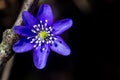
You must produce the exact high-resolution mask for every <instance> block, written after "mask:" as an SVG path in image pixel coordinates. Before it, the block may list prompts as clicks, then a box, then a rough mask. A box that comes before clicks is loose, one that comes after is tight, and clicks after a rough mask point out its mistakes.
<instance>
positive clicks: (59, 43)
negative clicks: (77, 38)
mask: <svg viewBox="0 0 120 80" xmlns="http://www.w3.org/2000/svg"><path fill="white" fill-rule="evenodd" d="M50 48H51V49H52V50H53V51H54V52H56V53H58V54H60V55H63V56H68V55H69V54H70V52H71V50H70V48H69V47H68V46H67V44H66V43H65V42H64V41H63V40H62V38H60V37H57V40H55V41H54V43H53V44H52V45H50Z"/></svg>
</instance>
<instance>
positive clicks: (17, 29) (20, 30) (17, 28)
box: [13, 26, 35, 36]
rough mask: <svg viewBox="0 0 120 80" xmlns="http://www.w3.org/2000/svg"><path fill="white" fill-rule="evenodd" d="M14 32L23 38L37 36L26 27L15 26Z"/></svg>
mask: <svg viewBox="0 0 120 80" xmlns="http://www.w3.org/2000/svg"><path fill="white" fill-rule="evenodd" d="M13 30H14V32H15V33H16V34H19V35H21V36H35V34H34V33H33V32H32V31H31V29H29V28H27V27H26V26H14V28H13Z"/></svg>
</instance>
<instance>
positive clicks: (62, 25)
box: [52, 19, 73, 34]
mask: <svg viewBox="0 0 120 80" xmlns="http://www.w3.org/2000/svg"><path fill="white" fill-rule="evenodd" d="M72 23H73V22H72V20H71V19H63V20H59V21H57V22H56V23H54V24H53V26H52V27H53V29H54V34H61V33H62V32H64V31H65V30H67V29H69V28H70V27H71V26H72Z"/></svg>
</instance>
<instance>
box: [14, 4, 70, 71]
mask: <svg viewBox="0 0 120 80" xmlns="http://www.w3.org/2000/svg"><path fill="white" fill-rule="evenodd" d="M22 18H23V22H24V26H15V27H14V28H13V30H14V32H15V33H16V34H18V35H20V36H22V38H20V40H18V41H17V42H16V43H15V44H14V45H13V50H14V51H15V52H16V53H23V52H27V51H29V50H33V60H34V65H35V66H36V68H38V69H43V68H44V67H45V65H46V62H47V58H48V55H49V53H50V49H51V50H52V51H54V52H56V53H58V54H60V55H63V56H68V55H69V54H70V52H71V50H70V48H69V47H68V46H67V44H66V43H65V42H64V41H63V40H62V38H60V37H59V36H58V35H60V34H61V33H62V32H64V31H65V30H67V29H69V28H70V27H71V26H72V20H71V19H68V18H67V19H62V20H59V21H57V22H55V23H53V13H52V9H51V7H50V6H49V5H48V4H42V5H41V7H40V8H39V11H38V13H37V16H36V18H35V17H34V16H32V15H31V14H30V13H29V12H27V11H24V12H23V13H22Z"/></svg>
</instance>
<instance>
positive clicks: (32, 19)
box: [22, 11, 37, 28]
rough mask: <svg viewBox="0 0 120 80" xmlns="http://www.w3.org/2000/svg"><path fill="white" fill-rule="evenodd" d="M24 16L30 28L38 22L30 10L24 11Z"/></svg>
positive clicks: (24, 20) (25, 23)
mask: <svg viewBox="0 0 120 80" xmlns="http://www.w3.org/2000/svg"><path fill="white" fill-rule="evenodd" d="M22 18H23V22H24V25H25V26H28V27H29V28H30V27H32V26H33V25H35V24H37V20H36V18H35V17H33V16H32V15H31V14H30V13H29V12H27V11H24V12H23V13H22Z"/></svg>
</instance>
